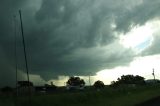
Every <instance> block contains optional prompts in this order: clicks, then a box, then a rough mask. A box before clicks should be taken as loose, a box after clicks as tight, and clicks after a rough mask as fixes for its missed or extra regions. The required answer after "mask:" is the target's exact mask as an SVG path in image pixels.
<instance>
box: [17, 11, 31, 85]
mask: <svg viewBox="0 0 160 106" xmlns="http://www.w3.org/2000/svg"><path fill="white" fill-rule="evenodd" d="M19 16H20V21H21V33H22V42H23V50H24V57H25V66H26V71H27V80H28V83H29V72H28V61H27V53H26V44H25V39H24V33H23V22H22V15H21V10H19Z"/></svg>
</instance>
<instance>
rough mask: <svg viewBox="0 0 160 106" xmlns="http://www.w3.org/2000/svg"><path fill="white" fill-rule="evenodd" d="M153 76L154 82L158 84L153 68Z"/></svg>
mask: <svg viewBox="0 0 160 106" xmlns="http://www.w3.org/2000/svg"><path fill="white" fill-rule="evenodd" d="M152 75H153V78H154V82H156V78H155V73H154V68H153V72H152Z"/></svg>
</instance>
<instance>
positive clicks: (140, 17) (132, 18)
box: [116, 0, 160, 32]
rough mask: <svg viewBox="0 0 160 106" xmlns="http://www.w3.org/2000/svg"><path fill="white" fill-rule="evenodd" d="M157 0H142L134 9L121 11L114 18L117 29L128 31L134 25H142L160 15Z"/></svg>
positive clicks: (159, 6)
mask: <svg viewBox="0 0 160 106" xmlns="http://www.w3.org/2000/svg"><path fill="white" fill-rule="evenodd" d="M159 9H160V1H159V0H154V1H151V0H143V1H142V4H140V5H137V6H135V7H134V9H131V10H128V11H124V12H122V13H121V14H120V15H119V16H118V17H117V19H116V23H117V29H116V30H119V31H122V32H128V31H129V30H130V29H131V28H132V27H134V26H138V25H139V26H141V25H144V24H145V23H146V22H147V21H149V20H153V19H155V18H159V17H160V12H159Z"/></svg>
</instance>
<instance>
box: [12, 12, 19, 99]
mask: <svg viewBox="0 0 160 106" xmlns="http://www.w3.org/2000/svg"><path fill="white" fill-rule="evenodd" d="M13 20H14V38H15V40H14V43H15V44H14V46H15V48H14V49H15V51H14V54H15V71H16V96H18V87H17V86H18V84H17V81H18V76H17V69H18V65H17V36H16V35H17V31H16V30H17V28H16V16H15V15H14V16H13Z"/></svg>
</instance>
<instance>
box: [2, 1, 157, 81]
mask: <svg viewBox="0 0 160 106" xmlns="http://www.w3.org/2000/svg"><path fill="white" fill-rule="evenodd" d="M158 4H159V1H158V0H155V1H154V2H152V1H149V0H144V1H143V2H142V1H141V3H139V0H137V1H136V0H135V1H132V2H131V3H130V2H129V1H128V0H42V1H41V0H34V1H32V0H5V1H4V0H3V1H1V4H0V13H1V14H3V15H1V17H0V23H1V24H0V29H1V30H0V36H1V39H0V50H1V51H2V53H0V54H5V56H3V55H0V57H1V58H2V57H3V58H2V59H1V60H0V63H3V64H1V67H2V66H5V65H6V67H2V68H1V69H2V70H7V69H8V68H7V67H11V68H9V69H8V70H10V71H12V70H13V69H14V36H13V33H14V27H13V14H16V16H17V17H16V26H17V52H18V67H19V70H24V57H23V48H22V42H21V37H20V23H19V18H18V13H17V11H18V9H19V8H21V9H22V16H23V23H24V33H25V38H26V45H27V56H28V63H29V69H30V73H31V74H37V75H41V76H42V77H43V78H45V79H50V78H52V77H56V76H57V75H88V74H95V73H96V72H97V71H99V70H102V69H105V68H113V67H116V66H120V65H127V64H128V63H129V62H130V61H132V59H133V58H134V56H135V54H134V52H133V51H132V50H131V49H126V48H124V47H123V46H122V45H120V44H119V43H115V42H118V35H116V34H115V32H116V33H119V32H126V31H127V30H128V29H129V28H130V26H131V25H132V24H134V25H139V24H144V23H145V22H146V21H148V20H150V19H152V18H155V17H158V16H159V12H158V9H159V6H158ZM140 10H141V11H140ZM139 11H140V12H141V13H140V12H139ZM142 17H144V18H142ZM114 27H115V28H114ZM3 61H7V63H6V62H3ZM1 73H3V74H4V73H6V71H1ZM1 75H2V74H1ZM6 78H7V77H6Z"/></svg>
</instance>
